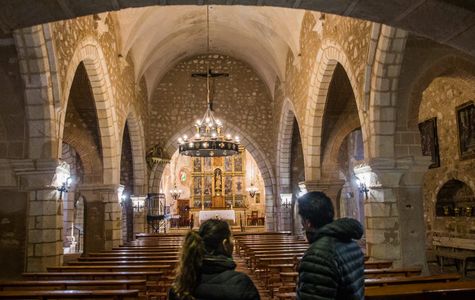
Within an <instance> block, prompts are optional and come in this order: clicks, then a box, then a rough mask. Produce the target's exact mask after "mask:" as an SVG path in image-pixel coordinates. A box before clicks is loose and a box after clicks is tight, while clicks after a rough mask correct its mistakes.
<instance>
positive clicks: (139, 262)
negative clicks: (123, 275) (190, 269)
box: [68, 259, 178, 266]
mask: <svg viewBox="0 0 475 300" xmlns="http://www.w3.org/2000/svg"><path fill="white" fill-rule="evenodd" d="M177 263H178V259H173V260H171V259H167V260H135V259H134V260H131V259H126V260H107V261H70V262H69V263H68V266H113V265H119V266H122V265H150V264H152V265H160V264H166V265H171V266H175V265H176V264H177Z"/></svg>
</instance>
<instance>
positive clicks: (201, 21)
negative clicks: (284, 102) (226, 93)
mask: <svg viewBox="0 0 475 300" xmlns="http://www.w3.org/2000/svg"><path fill="white" fill-rule="evenodd" d="M206 9H207V8H206V6H179V7H178V6H167V7H163V6H161V7H157V6H155V7H146V8H134V9H126V10H121V11H119V12H118V13H117V19H118V22H119V25H120V34H121V40H122V54H123V55H124V56H126V55H129V54H130V55H131V57H132V59H133V60H134V63H135V72H136V74H135V75H136V78H137V79H139V78H141V77H142V76H145V79H146V81H147V86H148V87H149V90H153V87H154V86H155V85H156V84H157V82H158V81H159V80H160V79H161V77H162V76H163V75H164V74H165V73H166V72H167V71H168V70H169V69H170V68H171V67H173V66H174V65H176V64H177V63H178V62H179V61H181V60H183V59H184V58H189V57H192V56H195V55H199V54H205V53H207V52H208V49H207V40H208V34H207V12H206ZM304 12H305V11H303V10H296V9H287V8H273V7H257V8H256V7H246V6H209V53H220V54H225V55H229V56H232V57H235V58H237V59H240V60H242V61H244V62H247V63H248V64H249V65H251V67H253V68H254V69H255V70H256V71H257V73H258V74H259V75H260V76H261V78H262V79H263V80H264V81H265V82H266V84H267V86H268V88H269V90H270V91H271V92H272V91H273V88H274V84H275V80H276V78H279V79H280V80H284V74H285V63H286V57H287V54H288V52H289V50H290V51H291V52H292V54H293V55H297V54H298V52H299V48H300V45H299V35H300V27H301V22H302V19H303V15H304Z"/></svg>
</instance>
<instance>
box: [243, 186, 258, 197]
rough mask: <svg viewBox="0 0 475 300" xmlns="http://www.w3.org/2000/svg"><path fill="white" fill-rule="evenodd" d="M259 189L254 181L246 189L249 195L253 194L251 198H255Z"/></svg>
mask: <svg viewBox="0 0 475 300" xmlns="http://www.w3.org/2000/svg"><path fill="white" fill-rule="evenodd" d="M258 190H259V189H258V188H257V187H256V186H254V183H252V182H251V186H250V187H248V188H247V189H246V191H247V192H248V193H249V196H251V198H253V199H254V197H255V196H256V193H257V191H258Z"/></svg>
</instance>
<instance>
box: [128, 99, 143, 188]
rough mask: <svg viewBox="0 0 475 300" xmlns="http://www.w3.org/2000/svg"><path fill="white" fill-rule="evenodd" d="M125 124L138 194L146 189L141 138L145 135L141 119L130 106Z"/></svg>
mask: <svg viewBox="0 0 475 300" xmlns="http://www.w3.org/2000/svg"><path fill="white" fill-rule="evenodd" d="M126 124H127V125H126V126H128V129H129V135H130V143H131V145H132V160H133V162H132V163H133V170H134V192H135V193H138V194H143V193H145V190H146V189H145V186H146V179H145V178H146V176H147V169H146V166H147V164H146V162H145V140H144V138H143V137H144V136H145V135H144V129H143V124H142V121H141V120H140V119H139V118H138V116H137V113H136V112H135V110H134V109H133V108H132V107H130V108H129V114H128V115H127V119H126ZM124 126H125V125H124ZM124 130H125V127H124ZM122 142H123V141H122Z"/></svg>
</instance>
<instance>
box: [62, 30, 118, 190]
mask: <svg viewBox="0 0 475 300" xmlns="http://www.w3.org/2000/svg"><path fill="white" fill-rule="evenodd" d="M81 62H82V63H83V64H84V66H85V68H86V72H87V76H88V78H89V81H90V84H91V88H92V94H93V96H94V103H95V106H96V115H97V120H98V125H99V134H100V138H101V147H102V164H103V176H102V177H103V183H104V184H117V183H118V182H119V175H120V170H119V165H120V162H119V160H120V156H119V154H120V149H119V146H118V143H117V141H120V140H121V139H119V137H118V130H117V128H118V126H117V116H116V111H115V105H114V100H113V93H112V85H111V80H110V76H109V72H108V69H107V65H106V60H105V57H104V52H103V51H102V48H101V46H100V45H99V43H98V41H97V40H96V39H94V38H93V37H86V38H85V39H83V40H82V41H81V42H79V44H78V46H77V48H76V50H75V51H74V54H73V57H72V58H71V60H70V63H69V66H68V70H67V73H66V77H65V83H64V89H63V93H62V94H63V95H65V97H64V99H63V103H61V107H62V109H61V116H60V124H59V140H60V143H58V152H59V153H61V146H62V143H61V141H62V137H63V131H64V121H65V116H66V108H67V105H68V100H69V92H70V89H71V85H72V82H73V79H74V75H75V73H76V69H77V67H78V66H79V64H80V63H81Z"/></svg>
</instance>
